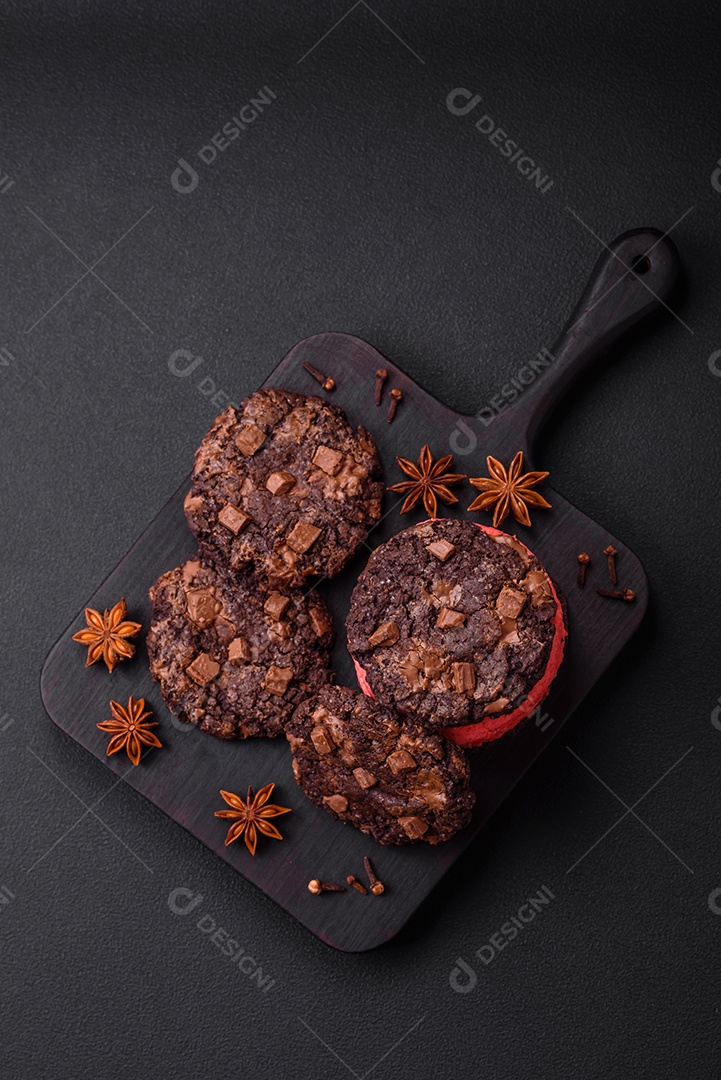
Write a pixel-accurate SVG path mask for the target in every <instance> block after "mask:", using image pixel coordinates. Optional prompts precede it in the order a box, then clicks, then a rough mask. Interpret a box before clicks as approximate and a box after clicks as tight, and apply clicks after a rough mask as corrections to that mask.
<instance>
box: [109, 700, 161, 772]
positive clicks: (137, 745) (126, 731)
mask: <svg viewBox="0 0 721 1080" xmlns="http://www.w3.org/2000/svg"><path fill="white" fill-rule="evenodd" d="M110 711H111V713H112V714H113V719H112V720H103V722H102V724H96V727H99V728H100V730H101V731H108V732H110V734H111V735H112V736H113V737H112V739H111V740H110V742H109V743H108V749H107V754H108V757H110V755H111V754H117V752H118V750H127V752H128V757H129V758H130V760H131V761H132V763H133V765H138V764H139V762H140V755H141V754H142V752H143V746H162V745H163V744H162V743H161V741H160V739H159V738H158V736H157V735H155V734H154V733H153V732H152V731H151V730H150V728H154V727H157V726H158V724H157V722H156V721H155V720H152V721H151V722H150V723H148V722H147V720H146V717H148V716H152V715H153V714H152V712H150V710H147V711H146V710H145V698H140V700H139V701H135V700H134V699H133V697H132V695H131V696H130V697H129V698H128V704H127V705H125V706H123V705H121V704H120V703H119V702H117V701H111V702H110Z"/></svg>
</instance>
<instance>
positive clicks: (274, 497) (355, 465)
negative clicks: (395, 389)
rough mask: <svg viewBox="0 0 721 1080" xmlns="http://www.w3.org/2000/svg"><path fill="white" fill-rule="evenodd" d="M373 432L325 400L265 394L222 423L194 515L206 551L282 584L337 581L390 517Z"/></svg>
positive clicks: (208, 452)
mask: <svg viewBox="0 0 721 1080" xmlns="http://www.w3.org/2000/svg"><path fill="white" fill-rule="evenodd" d="M380 475H381V466H380V459H379V457H378V452H377V450H376V447H375V444H374V442H373V440H372V439H371V437H370V435H369V434H368V432H367V431H366V430H365V428H362V427H358V428H353V427H351V425H350V423H349V422H348V420H347V418H346V416H345V414H344V413H343V412H342V411H341V409H339V408H337V406H335V405H330V404H329V403H328V402H327V401H323V400H322V399H321V398H318V397H305V396H303V395H301V394H291V393H289V392H288V391H286V390H273V389H267V390H258V391H257V392H256V393H255V394H251V395H250V397H247V398H246V399H245V401H243V402H242V404H241V405H240V407H239V408H238V409H235V408H234V407H233V406H232V405H229V406H228V408H227V409H225V411H224V412H222V413H221V414H220V416H219V417H218V418H217V419H216V420H215V421H214V423H213V424H212V425H211V428H210V430H209V432H208V434H207V435H206V436H205V438H204V439H203V442H202V443H201V445H200V447H199V449H198V451H197V453H196V455H195V468H194V471H193V486H192V488H191V489H190V491H189V493H188V495H187V497H186V500H185V515H186V518H187V520H188V525H189V526H190V528H191V530H192V532H193V533H194V534H195V536H196V537H197V539H198V544H199V546H200V549H201V551H203V552H204V553H207V554H208V555H209V556H210V557H211V558H213V559H214V560H215V561H216V562H218V563H222V564H223V565H225V566H229V567H231V568H232V569H238V568H240V567H243V566H245V565H247V564H248V563H254V564H255V566H256V568H257V569H258V570H259V571H261V572H262V573H264V574H265V575H266V576H267V577H268V579H269V580H270V581H272V582H274V583H276V584H278V585H299V584H302V582H303V581H304V579H305V578H307V577H308V576H310V575H312V574H320V575H323V576H324V577H332V576H333V575H334V574H337V573H338V571H339V570H340V569H341V567H342V566H343V565H344V564H345V563H346V562H347V560H348V559H349V558H350V557H351V555H352V554H353V553H354V552H355V551H356V549H357V548H358V546H359V545H360V544H361V543H362V541H363V540H365V538H366V536H367V534H368V529H369V528H370V527H371V526H372V525H375V523H376V522H377V521H378V520H379V518H380V513H381V497H382V493H383V485H382V484H381V482H380Z"/></svg>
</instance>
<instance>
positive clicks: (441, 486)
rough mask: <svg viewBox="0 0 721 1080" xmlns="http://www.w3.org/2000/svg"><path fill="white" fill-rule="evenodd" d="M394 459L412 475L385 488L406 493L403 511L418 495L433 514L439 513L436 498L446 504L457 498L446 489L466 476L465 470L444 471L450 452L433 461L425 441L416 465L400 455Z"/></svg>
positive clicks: (406, 509)
mask: <svg viewBox="0 0 721 1080" xmlns="http://www.w3.org/2000/svg"><path fill="white" fill-rule="evenodd" d="M396 461H397V462H398V464H399V465H400V467H401V469H403V472H404V473H405V474H406V476H410V477H411V479H410V480H404V481H403V482H402V483H401V484H393V486H392V487H389V488H388V490H389V491H396V492H398V494H399V495H405V496H406V499H405V502H404V503H403V506H402V507H401V513H402V514H407V513H408V511H409V510H412V509H413V507H414V506H415V505H416V504H417V503H418V502H419V501H420V499H421V497H422V498H423V506H424V507H425V510H426V513H427V514H429V515H430V516H431V517H432V518H435V517H438V499H440V500H441V502H442V503H445V505H446V506H450V505H451V504H452V503H457V502H458V499H457V498H456V496H455V495H454V494H453V492H452V491H449V490H448V489H449V488H450V487H452V486H453V485H454V484H460V482H461V481H462V480H465V479H466V474H465V473H449V472H446V469H447V468H448V466H449V465H450V464H451V462H452V461H453V454H447V455H446V456H445V457H442V458H439V459H438V461H437V462H436V463H435V465H434V464H433V457H432V455H431V450H430V447H429V446H428V444H427V443H426V445H425V446H424V447H423V449H422V450H421V452H420V454H419V455H418V464H417V465H414V463H413V462H412V461H409V460H408V459H407V458H402V457H397V458H396Z"/></svg>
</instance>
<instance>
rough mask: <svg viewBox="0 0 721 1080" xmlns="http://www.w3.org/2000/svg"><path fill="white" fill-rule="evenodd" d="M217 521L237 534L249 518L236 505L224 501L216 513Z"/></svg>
mask: <svg viewBox="0 0 721 1080" xmlns="http://www.w3.org/2000/svg"><path fill="white" fill-rule="evenodd" d="M218 521H219V522H220V524H221V525H225V527H226V529H230V531H231V532H232V533H234V534H235V536H237V535H238V533H239V532H241V531H242V530H243V529H244V528H245V526H246V525H247V524H248V522H249V521H250V518H249V517H248V515H247V514H244V513H243V511H242V510H239V509H238V507H237V506H233V504H232V503H226V504H225V506H224V507H223V509H222V510H221V511H220V513H219V514H218Z"/></svg>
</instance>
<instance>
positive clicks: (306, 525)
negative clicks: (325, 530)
mask: <svg viewBox="0 0 721 1080" xmlns="http://www.w3.org/2000/svg"><path fill="white" fill-rule="evenodd" d="M320 534H321V530H320V529H318V528H317V527H316V526H315V525H312V524H311V523H310V521H298V522H296V524H295V525H294V526H293V528H292V529H291V531H290V532H289V533H288V547H290V548H292V549H293V551H297V552H298V554H299V555H304V554H305V553H306V551H308V549H309V548H311V547H312V546H313V544H314V543H315V542H316V540H317V539H318V537H319V536H320Z"/></svg>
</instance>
